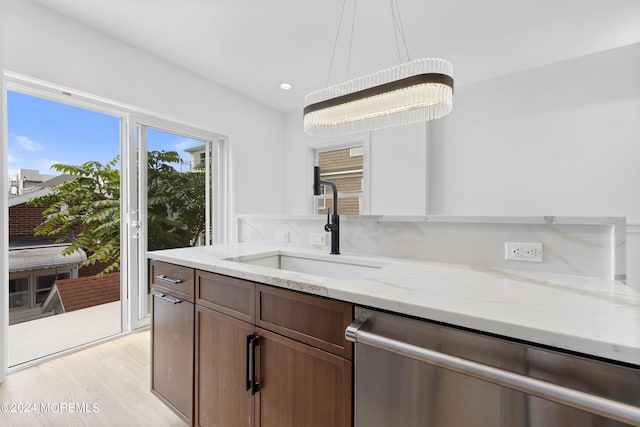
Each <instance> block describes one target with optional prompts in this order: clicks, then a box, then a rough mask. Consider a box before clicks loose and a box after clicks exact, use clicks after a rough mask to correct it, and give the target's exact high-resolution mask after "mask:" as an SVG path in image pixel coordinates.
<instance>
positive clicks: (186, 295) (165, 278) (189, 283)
mask: <svg viewBox="0 0 640 427" xmlns="http://www.w3.org/2000/svg"><path fill="white" fill-rule="evenodd" d="M194 276H195V271H194V269H193V268H189V267H182V266H180V265H175V264H169V263H166V262H160V261H152V262H151V287H152V288H153V289H157V290H158V291H161V292H165V293H168V294H170V295H173V296H176V297H179V298H182V299H184V300H186V301H189V302H193V301H194V297H193V296H194Z"/></svg>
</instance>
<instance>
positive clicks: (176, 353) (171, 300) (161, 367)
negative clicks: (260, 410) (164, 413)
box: [151, 262, 195, 425]
mask: <svg viewBox="0 0 640 427" xmlns="http://www.w3.org/2000/svg"><path fill="white" fill-rule="evenodd" d="M151 271H152V276H151V277H152V282H151V287H152V293H153V300H152V305H151V392H152V393H153V394H154V395H156V396H157V397H158V398H159V399H160V400H162V401H163V402H164V403H165V405H167V406H168V407H169V408H171V409H172V410H173V411H174V412H175V413H176V414H177V415H178V416H179V417H180V418H182V419H183V420H184V421H185V422H186V423H187V424H188V425H192V415H193V346H194V333H193V328H194V323H193V322H194V304H193V280H194V275H195V273H194V270H193V269H190V268H185V267H181V266H174V265H171V264H166V263H159V262H153V263H152V266H151Z"/></svg>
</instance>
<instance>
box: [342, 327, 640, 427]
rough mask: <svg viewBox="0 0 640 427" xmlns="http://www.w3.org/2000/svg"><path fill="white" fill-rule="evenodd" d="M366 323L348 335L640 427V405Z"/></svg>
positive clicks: (403, 354) (427, 361)
mask: <svg viewBox="0 0 640 427" xmlns="http://www.w3.org/2000/svg"><path fill="white" fill-rule="evenodd" d="M366 323H367V321H366V320H365V321H360V320H355V321H354V322H353V323H351V324H350V325H349V326H347V329H346V330H345V338H346V339H347V340H349V341H351V342H354V343H356V344H364V345H368V346H370V347H375V348H378V349H381V350H385V351H389V352H391V353H395V354H398V355H401V356H405V357H409V358H411V359H415V360H418V361H421V362H425V363H428V364H430V365H434V366H438V367H440V368H444V369H448V370H451V371H454V372H458V373H460V374H463V375H467V376H470V377H474V378H477V379H480V380H483V381H488V382H491V383H494V384H498V385H500V386H504V387H508V388H511V389H513V390H518V391H521V392H524V393H527V394H530V395H533V396H537V397H540V398H543V399H546V400H550V401H553V402H557V403H560V404H563V405H566V406H571V407H573V408H576V409H580V410H583V411H586V412H590V413H592V414H596V415H600V416H603V417H606V418H610V419H613V420H617V421H620V422H623V423H627V424H632V425H638V426H640V408H638V407H636V406H633V405H628V404H626V403H622V402H618V401H615V400H611V399H606V398H603V397H599V396H596V395H593V394H589V393H584V392H581V391H578V390H573V389H570V388H568V387H563V386H559V385H556V384H552V383H549V382H546V381H542V380H538V379H535V378H531V377H527V376H525V375H520V374H517V373H514V372H510V371H505V370H503V369H499V368H495V367H493V366H488V365H484V364H482V363H478V362H474V361H471V360H467V359H463V358H460V357H456V356H451V355H448V354H444V353H440V352H437V351H433V350H429V349H426V348H423V347H419V346H416V345H413V344H408V343H405V342H402V341H398V340H394V339H392V338H388V337H385V336H382V335H377V334H375V333H372V332H370V331H367V330H365V329H366V326H365V325H366Z"/></svg>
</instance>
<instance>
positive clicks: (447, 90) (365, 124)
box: [304, 0, 453, 136]
mask: <svg viewBox="0 0 640 427" xmlns="http://www.w3.org/2000/svg"><path fill="white" fill-rule="evenodd" d="M390 4H391V10H392V15H393V22H394V28H395V30H396V44H397V46H398V56H400V48H399V43H398V37H397V36H398V33H399V34H400V36H401V38H402V39H403V41H404V44H405V50H406V52H407V59H408V56H409V54H408V49H407V47H406V40H405V39H404V30H403V29H402V23H401V22H400V21H399V13H397V12H396V11H397V3H396V0H390ZM342 12H343V13H344V4H343V9H342ZM396 14H397V15H398V17H396ZM354 17H355V6H354ZM340 21H342V15H341V16H340ZM339 31H340V28H339V27H338V32H339ZM352 39H353V33H352ZM336 40H337V36H336ZM349 51H351V48H349ZM334 55H335V46H334ZM349 59H350V58H349ZM332 63H333V56H332ZM329 73H331V66H330V69H329ZM452 74H453V66H452V65H451V63H450V62H449V61H446V60H444V59H437V58H426V59H418V60H414V61H408V62H405V63H403V64H400V65H397V66H395V67H391V68H388V69H386V70H382V71H378V72H376V73H373V74H369V75H366V76H363V77H359V78H356V79H352V80H349V81H346V82H343V83H340V84H337V85H334V86H330V87H327V88H325V89H322V90H318V91H316V92H312V93H310V94H308V95H307V96H306V97H305V107H304V130H305V132H306V133H308V134H310V135H318V136H337V135H344V134H349V133H354V132H363V131H369V130H374V129H381V128H386V127H390V126H399V125H406V124H410V123H416V122H421V121H429V120H433V119H438V118H440V117H443V116H445V115H447V114H449V113H450V112H451V109H452V106H453V102H452V101H453V77H452Z"/></svg>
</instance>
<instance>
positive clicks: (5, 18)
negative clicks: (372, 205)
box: [0, 2, 284, 213]
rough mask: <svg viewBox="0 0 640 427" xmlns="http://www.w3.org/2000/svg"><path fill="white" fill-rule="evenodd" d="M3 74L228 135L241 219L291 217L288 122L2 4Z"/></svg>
mask: <svg viewBox="0 0 640 427" xmlns="http://www.w3.org/2000/svg"><path fill="white" fill-rule="evenodd" d="M0 69H6V70H9V71H13V72H15V73H19V74H24V75H27V76H30V77H34V78H37V79H41V80H45V81H49V82H52V83H55V84H58V85H63V86H68V87H70V88H73V89H77V90H80V91H84V92H88V93H91V94H94V95H98V96H101V97H105V98H109V99H112V100H115V101H119V102H122V103H126V104H130V105H132V106H135V107H140V108H144V109H148V110H150V111H153V112H157V113H160V114H163V115H167V116H169V117H171V118H173V119H175V120H179V121H184V122H186V123H188V124H192V125H195V126H199V127H202V128H205V129H207V130H210V131H213V132H217V133H220V134H223V135H227V136H229V138H230V141H231V146H232V152H233V170H234V180H235V182H234V184H235V187H234V190H235V191H234V196H235V207H236V212H242V213H249V212H254V213H274V212H283V211H284V209H283V206H284V194H283V192H281V191H278V189H280V188H283V184H284V172H281V171H282V170H283V167H282V166H283V161H284V159H283V149H284V114H282V113H280V112H277V111H275V110H273V109H271V108H268V107H266V106H264V105H262V104H259V103H257V102H255V101H252V100H250V99H248V98H246V97H243V96H241V95H239V94H237V93H235V92H232V91H230V90H227V89H225V88H223V87H221V86H218V85H216V84H214V83H212V82H211V81H208V80H206V79H203V78H201V77H198V76H196V75H194V74H192V73H190V72H187V71H185V70H184V69H182V68H180V67H178V66H175V65H172V64H170V63H168V62H165V61H163V60H161V59H159V58H158V57H155V56H152V55H150V54H148V53H145V52H143V51H141V50H139V49H136V48H134V47H132V46H130V45H127V44H124V43H121V42H119V41H117V40H115V39H114V38H111V37H109V36H106V35H104V34H102V33H98V32H96V31H94V30H92V29H90V28H88V27H86V26H84V25H83V24H81V23H78V22H76V21H73V20H70V19H68V18H66V17H63V16H62V15H59V14H57V13H55V12H52V11H50V10H49V9H46V8H45V7H42V6H39V5H37V4H34V3H32V2H0ZM257 178H258V179H259V182H260V187H257V186H256V179H257ZM264 188H270V189H273V190H274V191H269V192H267V191H263V190H262V189H264Z"/></svg>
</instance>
